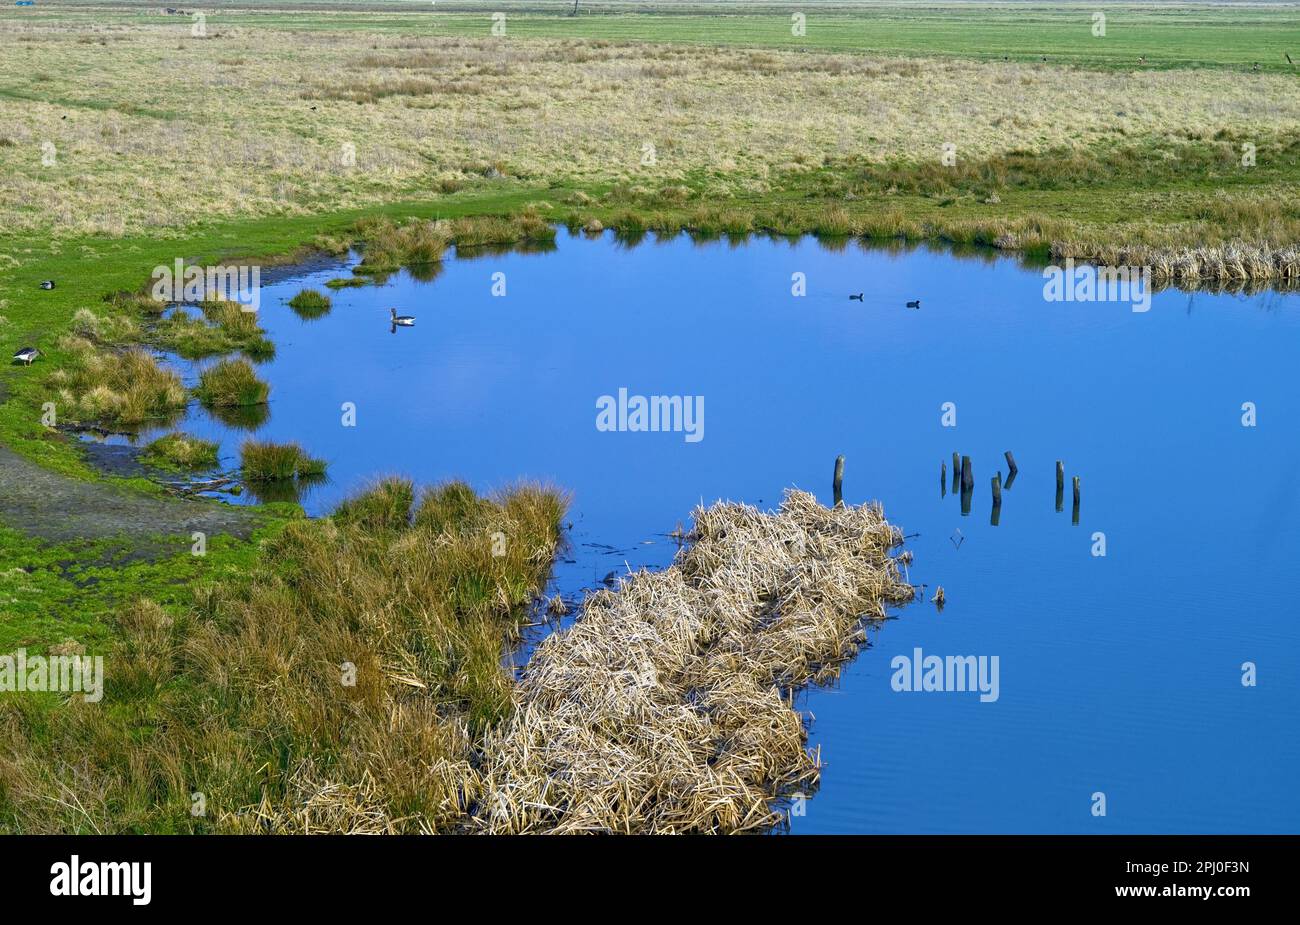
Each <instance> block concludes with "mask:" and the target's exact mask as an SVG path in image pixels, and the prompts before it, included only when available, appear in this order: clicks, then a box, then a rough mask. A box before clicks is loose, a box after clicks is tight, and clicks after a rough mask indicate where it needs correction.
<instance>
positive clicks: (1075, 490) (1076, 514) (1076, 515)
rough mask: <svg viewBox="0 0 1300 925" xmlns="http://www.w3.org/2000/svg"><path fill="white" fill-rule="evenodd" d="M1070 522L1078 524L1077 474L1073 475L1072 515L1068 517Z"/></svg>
mask: <svg viewBox="0 0 1300 925" xmlns="http://www.w3.org/2000/svg"><path fill="white" fill-rule="evenodd" d="M1070 522H1071V523H1073V524H1074V525H1075V526H1076V527H1077V526H1079V477H1078V476H1077V475H1076V476H1075V477H1074V515H1073V516H1072V517H1071V518H1070Z"/></svg>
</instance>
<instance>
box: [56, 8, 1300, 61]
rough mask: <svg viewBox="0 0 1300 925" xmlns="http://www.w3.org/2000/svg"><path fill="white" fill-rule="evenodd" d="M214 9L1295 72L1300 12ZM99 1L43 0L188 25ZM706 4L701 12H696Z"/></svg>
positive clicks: (459, 30) (338, 19)
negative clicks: (797, 30)
mask: <svg viewBox="0 0 1300 925" xmlns="http://www.w3.org/2000/svg"><path fill="white" fill-rule="evenodd" d="M223 5H224V6H232V7H238V6H241V5H240V4H221V3H218V4H215V5H214V6H215V7H216V9H215V10H214V11H213V12H211V13H210V14H209V15H208V25H209V26H210V27H213V28H218V29H219V28H221V27H223V26H229V27H234V26H236V25H238V26H247V25H249V24H251V23H252V22H255V23H256V25H257V26H258V27H261V28H275V29H288V30H312V31H319V30H330V31H354V32H381V33H398V34H410V35H425V36H431V35H457V36H467V37H476V36H487V35H489V34H491V33H490V30H491V27H492V15H493V13H494V12H497V11H501V12H504V13H505V16H506V20H505V23H506V35H507V36H512V37H516V38H556V39H583V40H607V41H619V42H673V43H690V44H699V45H736V46H752V47H768V48H781V49H787V50H797V49H805V50H810V51H845V52H869V53H876V54H890V55H915V56H925V57H936V56H939V57H942V56H953V57H965V58H973V59H977V60H1002V59H1003V58H1008V59H1010V60H1013V61H1035V60H1040V59H1041V58H1042V57H1043V56H1046V57H1047V58H1048V61H1049V63H1053V64H1071V65H1077V66H1080V67H1089V68H1133V67H1137V66H1139V58H1145V59H1146V66H1147V67H1154V68H1169V67H1205V68H1236V69H1249V68H1251V67H1252V66H1253V65H1254V64H1255V63H1258V64H1259V67H1260V70H1261V71H1274V72H1293V73H1297V74H1298V75H1300V69H1297V67H1294V66H1292V65H1291V64H1289V63H1288V62H1287V60H1286V58H1285V55H1286V54H1288V53H1289V54H1290V55H1291V57H1292V58H1293V59H1294V60H1295V61H1296V62H1297V63H1300V8H1297V7H1296V6H1294V5H1284V4H1257V5H1240V6H1238V5H1233V6H1227V5H1223V4H1215V5H1208V4H1187V5H1184V4H1141V5H1138V4H1106V3H1102V4H1090V3H1054V4H1043V3H1035V2H1025V3H989V4H985V3H927V4H914V3H895V2H884V3H863V4H860V5H857V6H853V5H850V4H846V3H792V4H789V5H788V6H774V5H773V6H767V7H766V8H763V9H761V10H760V11H754V9H753V7H754V6H758V5H753V4H738V3H719V4H714V5H705V4H700V3H684V4H678V3H662V2H659V3H656V2H647V3H643V4H633V3H616V4H580V10H579V15H577V16H570V15H567V13H568V10H569V8H570V7H569V5H568V4H566V3H564V2H563V0H556V2H555V3H553V4H550V5H549V9H548V10H547V11H545V12H541V11H539V10H540V8H541V4H538V3H536V2H533V3H511V2H505V3H479V4H466V3H460V4H454V3H453V4H446V3H440V4H436V5H433V6H429V5H426V4H423V3H418V2H410V3H381V4H373V5H371V4H354V3H348V2H342V0H341V2H337V3H328V2H326V3H320V2H317V3H303V4H296V3H293V2H291V0H290V2H283V0H282V2H273V3H269V4H262V5H261V6H262V7H263V8H264V9H263V10H261V11H258V12H255V13H247V12H244V11H239V12H235V11H234V10H228V11H226V10H222V9H221V7H222V6H223ZM95 6H97V5H96V4H93V3H89V4H81V3H66V2H65V3H50V4H48V5H44V6H42V10H55V11H58V12H59V13H60V15H66V16H68V17H69V18H81V19H83V20H85V21H87V22H97V23H105V22H112V21H127V20H129V21H131V22H136V23H140V22H154V21H161V22H168V21H171V22H182V21H184V22H187V20H183V19H181V18H178V17H175V16H165V15H159V14H158V13H157V9H158V7H157V5H156V4H140V5H139V6H138V8H137V9H135V10H133V11H132V12H129V13H128V12H121V11H120V9H118V8H115V7H114V8H109V9H100V8H97V9H95V10H94V11H93V12H92V11H91V10H90V9H88V7H95ZM703 9H707V12H701V10H703ZM794 12H800V13H803V14H804V15H805V16H806V33H805V34H804V35H803V36H796V35H794V34H792V26H793V21H792V18H791V17H792V16H793V14H794ZM1096 12H1101V13H1104V14H1105V16H1106V23H1105V26H1106V28H1105V35H1104V37H1098V36H1094V35H1093V14H1094V13H1096Z"/></svg>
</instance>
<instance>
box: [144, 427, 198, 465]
mask: <svg viewBox="0 0 1300 925" xmlns="http://www.w3.org/2000/svg"><path fill="white" fill-rule="evenodd" d="M140 458H141V459H142V460H143V461H145V462H147V463H150V464H152V465H155V466H160V467H162V468H168V469H211V468H214V467H215V466H216V465H217V444H216V443H215V442H213V441H211V440H204V439H202V438H200V437H195V436H193V435H191V434H186V433H181V432H180V431H175V432H173V433H170V434H164V435H163V436H161V437H159V438H158V439H157V440H154V441H152V442H150V443H149V444H148V445H147V446H145V448H144V452H143V453H141V454H140Z"/></svg>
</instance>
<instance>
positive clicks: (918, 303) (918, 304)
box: [907, 299, 921, 308]
mask: <svg viewBox="0 0 1300 925" xmlns="http://www.w3.org/2000/svg"><path fill="white" fill-rule="evenodd" d="M907 307H908V308H920V307H921V300H920V299H917V300H916V301H915V302H908V303H907Z"/></svg>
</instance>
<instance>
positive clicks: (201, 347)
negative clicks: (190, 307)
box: [151, 301, 275, 360]
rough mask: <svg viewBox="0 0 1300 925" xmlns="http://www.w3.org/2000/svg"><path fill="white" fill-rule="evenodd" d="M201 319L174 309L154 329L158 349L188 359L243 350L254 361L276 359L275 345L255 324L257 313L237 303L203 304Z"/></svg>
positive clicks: (154, 338) (153, 336) (201, 306)
mask: <svg viewBox="0 0 1300 925" xmlns="http://www.w3.org/2000/svg"><path fill="white" fill-rule="evenodd" d="M199 307H200V310H201V311H202V312H203V320H201V319H198V318H195V317H194V316H192V315H190V314H188V313H187V312H186V311H185V310H184V309H181V308H177V309H176V310H175V311H173V312H172V313H171V314H170V315H168V316H167V317H166V318H164V319H162V320H161V321H159V322H158V323H157V324H156V325H154V327H153V331H152V335H151V339H152V341H153V342H154V343H156V344H157V345H158V346H160V347H162V348H163V349H165V350H170V351H172V352H174V353H176V354H178V355H180V356H182V357H184V358H186V359H187V360H196V359H201V358H203V357H209V356H217V355H220V354H225V353H233V352H234V351H236V350H239V351H242V352H243V353H245V354H246V355H248V356H249V357H252V358H253V359H254V360H266V359H270V358H271V357H273V356H275V345H274V344H272V343H271V341H270V340H269V339H268V338H267V337H266V332H265V331H264V330H263V329H262V327H261V326H260V325H259V324H258V317H257V312H251V311H244V309H243V308H242V307H241V306H240V305H239V303H237V302H217V301H212V302H203V303H201V305H200V306H199Z"/></svg>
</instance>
